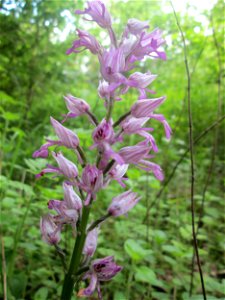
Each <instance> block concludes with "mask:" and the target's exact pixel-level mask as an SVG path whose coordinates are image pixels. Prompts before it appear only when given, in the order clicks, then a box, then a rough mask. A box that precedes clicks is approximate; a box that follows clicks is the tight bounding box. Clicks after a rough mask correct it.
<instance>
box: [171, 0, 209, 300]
mask: <svg viewBox="0 0 225 300" xmlns="http://www.w3.org/2000/svg"><path fill="white" fill-rule="evenodd" d="M171 5H172V8H173V12H174V16H175V19H176V22H177V27H178V29H179V31H180V34H181V39H182V43H183V48H184V62H185V68H186V73H187V100H188V123H189V147H190V162H191V217H192V235H193V244H194V245H193V246H194V249H195V253H196V258H197V264H198V269H199V275H200V278H201V285H202V293H203V298H204V300H206V299H207V297H206V291H205V284H204V278H203V273H202V268H201V262H200V257H199V252H198V242H197V238H196V232H195V206H194V204H195V203H194V192H195V191H194V189H195V170H194V143H193V122H192V109H191V78H190V71H189V65H188V59H187V47H186V40H185V37H184V34H183V31H182V29H181V26H180V23H179V20H178V17H177V15H176V12H175V9H174V7H173V3H172V2H171Z"/></svg>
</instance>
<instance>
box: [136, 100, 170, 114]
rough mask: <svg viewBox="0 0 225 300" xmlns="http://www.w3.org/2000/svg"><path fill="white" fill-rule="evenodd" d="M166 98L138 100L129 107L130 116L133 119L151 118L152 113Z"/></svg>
mask: <svg viewBox="0 0 225 300" xmlns="http://www.w3.org/2000/svg"><path fill="white" fill-rule="evenodd" d="M165 99H166V97H160V98H155V99H142V100H138V101H137V102H136V103H135V104H134V105H133V106H132V107H131V115H132V116H133V117H135V118H143V117H151V114H152V112H153V111H154V110H155V109H156V108H157V107H158V106H159V105H160V104H162V103H163V102H164V101H165Z"/></svg>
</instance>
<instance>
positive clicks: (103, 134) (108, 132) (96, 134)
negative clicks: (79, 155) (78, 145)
mask: <svg viewBox="0 0 225 300" xmlns="http://www.w3.org/2000/svg"><path fill="white" fill-rule="evenodd" d="M113 137H114V131H113V127H112V120H109V121H106V119H105V118H104V119H103V120H102V121H101V123H100V124H99V125H98V126H97V127H96V128H95V129H94V131H93V134H92V138H93V140H94V142H95V145H97V146H98V145H102V144H104V143H109V144H111V143H112V142H113Z"/></svg>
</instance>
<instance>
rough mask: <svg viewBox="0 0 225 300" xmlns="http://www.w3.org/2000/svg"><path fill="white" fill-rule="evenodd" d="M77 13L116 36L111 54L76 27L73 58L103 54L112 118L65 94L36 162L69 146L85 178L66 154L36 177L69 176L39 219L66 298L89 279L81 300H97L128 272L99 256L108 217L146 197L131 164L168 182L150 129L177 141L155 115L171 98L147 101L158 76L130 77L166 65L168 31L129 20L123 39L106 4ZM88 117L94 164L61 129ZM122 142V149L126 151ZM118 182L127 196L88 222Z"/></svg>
mask: <svg viewBox="0 0 225 300" xmlns="http://www.w3.org/2000/svg"><path fill="white" fill-rule="evenodd" d="M76 13H77V14H79V15H87V16H88V19H87V18H85V20H89V21H92V22H96V23H97V24H98V25H99V26H100V27H101V28H102V29H103V30H106V31H107V32H108V34H109V36H110V40H111V45H110V47H109V49H105V48H104V47H103V46H102V45H101V44H100V43H99V42H98V41H97V39H96V38H95V37H94V36H93V35H91V34H90V33H89V32H86V31H84V30H80V29H77V35H78V39H77V40H75V41H74V42H73V45H72V47H71V48H70V49H69V50H67V54H68V55H70V54H72V53H75V54H77V53H79V52H82V51H83V50H88V51H90V52H91V53H92V54H93V55H97V57H98V60H99V64H100V73H101V76H102V78H101V80H100V82H99V86H98V94H99V97H100V98H102V99H103V100H104V104H105V107H106V114H105V117H104V118H103V119H102V120H101V121H100V122H98V120H97V118H96V117H95V115H94V114H93V113H92V112H91V107H90V105H89V104H88V103H87V102H86V101H85V100H83V99H80V98H77V97H74V96H73V95H71V94H67V95H66V96H65V97H64V100H65V104H66V107H67V109H68V113H67V114H66V115H65V119H64V120H63V121H62V122H61V123H60V122H59V121H57V120H56V119H54V118H53V117H51V118H50V120H51V124H52V126H53V129H54V132H55V134H56V136H57V139H54V140H50V139H47V140H46V143H45V144H44V145H42V146H41V147H40V149H38V150H36V151H35V152H34V154H33V157H35V158H38V157H39V158H47V157H48V155H49V148H51V147H53V146H56V147H57V149H58V147H60V148H61V147H62V148H64V147H66V148H67V149H70V150H73V152H74V153H76V155H77V158H78V163H79V164H80V165H81V167H82V171H81V174H80V171H79V170H80V169H81V168H78V167H77V166H76V165H75V164H74V163H73V162H72V161H70V160H68V159H67V158H66V157H65V156H64V155H63V153H62V152H61V151H60V152H53V151H52V156H53V158H54V160H55V163H56V164H57V166H54V165H50V164H48V165H47V166H46V168H44V169H43V170H42V171H41V172H40V173H39V174H37V175H36V177H37V178H41V177H42V176H45V175H46V174H48V173H53V174H54V175H55V176H60V177H63V178H64V182H63V184H62V185H63V190H64V198H63V200H56V199H50V200H49V202H48V209H49V210H51V213H48V214H45V215H44V216H43V217H42V218H41V221H40V229H41V234H42V239H43V240H44V241H45V242H46V243H48V244H49V245H53V246H55V248H56V250H57V252H58V254H59V256H60V258H61V260H62V263H63V267H64V270H65V278H64V283H63V287H62V294H61V300H70V299H71V297H72V295H73V293H74V292H75V291H74V286H75V284H76V283H79V282H80V281H82V280H88V281H89V285H88V286H87V287H86V288H83V289H80V290H79V291H78V294H77V295H78V296H80V297H88V298H90V297H91V296H92V294H93V293H94V292H95V291H96V290H97V292H98V297H99V299H102V295H101V289H100V285H101V282H105V281H109V280H111V279H112V278H113V277H114V276H116V275H117V273H118V272H120V271H121V270H122V267H121V266H119V265H117V264H116V263H115V261H114V257H113V256H107V257H103V258H98V259H93V256H94V255H95V252H96V248H97V240H98V234H99V229H100V227H101V226H103V225H104V224H103V223H104V221H105V220H106V219H108V218H109V217H111V218H117V217H120V216H122V215H125V214H127V213H128V212H129V211H130V210H131V209H132V208H133V207H135V206H136V205H137V204H138V202H139V201H140V199H141V197H140V196H139V195H138V194H137V193H135V192H133V191H131V190H127V186H126V184H125V182H126V180H128V177H127V176H126V172H127V170H128V168H129V167H131V166H135V167H138V168H140V169H142V170H144V171H147V172H152V173H153V175H154V176H155V177H156V179H158V180H163V178H164V176H163V171H162V170H161V168H160V166H159V165H157V164H156V163H154V162H152V161H150V159H151V158H153V157H154V156H153V155H152V152H154V153H155V152H157V151H158V147H157V145H156V141H155V139H154V137H153V136H152V135H151V134H150V133H149V132H151V131H153V128H150V127H148V126H147V125H146V126H145V124H147V122H148V121H150V120H151V119H155V120H157V121H159V122H160V123H162V125H163V126H164V130H165V134H166V138H167V139H170V136H171V129H170V127H169V124H168V123H167V121H166V119H165V117H164V116H163V115H161V114H155V112H154V110H155V109H156V108H158V107H159V106H160V105H161V104H162V103H163V102H164V100H165V97H159V98H155V99H149V98H148V93H151V94H152V93H154V91H152V90H149V89H148V88H147V87H148V85H150V84H151V83H152V81H154V80H155V79H156V77H157V76H156V75H153V74H151V72H147V73H140V72H134V73H133V74H131V75H129V74H128V72H129V71H131V70H133V69H134V68H135V67H136V65H135V63H136V62H138V61H142V60H143V59H145V58H146V57H151V58H153V59H162V60H165V58H166V56H165V53H164V52H163V51H161V50H160V51H159V49H161V46H162V44H163V43H164V39H163V38H162V33H161V31H160V30H159V29H155V30H153V31H152V32H150V33H148V32H147V31H146V30H147V29H148V28H149V26H148V22H147V21H139V20H137V19H130V20H128V23H127V25H126V27H125V29H124V32H123V34H122V38H121V39H120V40H118V39H117V37H116V35H115V33H114V31H113V28H112V18H111V15H110V14H109V12H108V10H107V8H106V6H105V4H104V3H103V2H102V1H101V0H92V1H88V3H87V8H85V9H84V10H77V11H76ZM131 88H132V89H135V90H136V91H137V92H138V96H137V100H136V102H135V103H134V104H133V105H132V106H131V107H130V109H129V111H128V112H127V113H125V114H123V115H122V116H120V117H119V119H118V120H117V121H116V122H113V108H114V106H115V105H116V101H119V100H122V97H123V95H124V94H126V93H127V92H128V91H129V89H131ZM81 115H86V116H87V117H88V120H89V121H90V124H91V126H94V128H93V132H92V140H93V144H92V145H91V147H90V150H92V151H96V159H95V162H94V163H93V162H91V161H90V160H89V158H88V157H87V156H86V151H85V149H83V148H82V145H81V142H80V140H79V137H78V136H77V135H76V134H75V133H74V131H73V130H70V129H68V128H66V127H65V126H64V125H62V123H64V122H66V120H67V119H68V118H77V117H79V116H81ZM117 127H118V128H117ZM133 134H137V135H138V136H139V137H141V138H142V141H141V142H139V143H138V144H136V145H132V146H130V145H126V144H125V145H123V146H122V145H121V143H123V142H124V137H125V136H129V135H133ZM115 145H118V147H119V149H118V148H116V147H115ZM111 181H117V183H118V184H119V185H120V186H121V187H122V188H124V189H125V191H124V192H123V193H121V194H119V195H115V197H113V198H112V199H111V203H109V205H108V209H107V211H106V212H105V214H103V216H100V217H99V218H98V219H97V220H95V221H92V220H91V222H89V217H90V212H91V208H92V203H93V201H96V202H98V200H97V195H98V192H99V191H100V190H102V189H106V188H107V186H108V185H109V184H110V183H111ZM77 192H78V194H77ZM65 224H68V225H70V226H71V227H72V232H73V233H76V240H75V244H74V248H73V251H72V254H71V258H70V259H69V263H67V260H68V258H67V257H66V256H65V255H64V252H65V253H66V252H68V251H63V249H61V248H59V246H58V244H59V242H60V240H61V234H62V232H63V229H64V226H65ZM67 265H68V266H69V267H68V269H67ZM76 292H77V291H76Z"/></svg>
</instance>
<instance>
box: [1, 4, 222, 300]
mask: <svg viewBox="0 0 225 300" xmlns="http://www.w3.org/2000/svg"><path fill="white" fill-rule="evenodd" d="M200 2H201V3H203V4H202V5H200V6H199V3H196V5H197V6H196V7H195V6H194V4H191V3H192V1H191V2H190V3H189V4H188V5H186V4H185V3H186V2H183V1H180V2H178V1H175V3H174V6H175V9H176V8H177V15H178V18H179V21H180V24H181V26H182V30H183V32H184V35H185V38H186V41H187V45H188V61H189V65H190V70H191V101H192V111H193V113H192V115H193V116H192V117H193V125H194V127H193V131H194V132H193V133H194V139H197V141H196V143H195V147H194V148H195V149H194V155H195V180H196V190H195V213H196V227H198V243H199V251H200V257H201V263H202V269H203V274H204V279H205V283H206V291H207V295H208V300H213V299H224V298H223V296H224V294H225V293H224V284H225V279H224V278H225V265H224V259H223V254H224V227H225V225H224V202H223V191H222V189H223V158H224V152H223V146H224V131H223V129H224V127H223V122H219V123H218V126H214V127H213V128H211V129H210V130H207V129H208V128H210V126H211V125H213V124H214V125H215V124H216V122H217V121H218V120H219V119H221V116H222V115H223V105H222V100H223V89H224V86H223V84H222V83H223V78H224V69H223V67H224V48H223V46H224V23H223V22H224V20H223V18H224V6H223V1H221V0H219V1H218V2H217V3H216V2H214V3H211V2H210V1H209V0H208V1H200ZM107 4H108V6H109V8H110V11H111V13H112V15H113V17H114V25H113V26H114V28H115V31H116V33H117V34H119V33H120V32H121V31H122V28H123V26H125V24H126V21H127V19H129V18H133V17H134V18H138V19H141V20H149V21H150V26H151V29H153V28H155V27H160V28H161V29H162V30H163V32H164V37H165V38H166V41H167V45H166V47H165V48H166V53H167V57H168V59H167V61H165V62H164V61H152V60H146V61H145V64H144V65H141V66H138V68H137V70H138V71H140V72H146V71H148V70H150V71H151V72H152V73H153V74H158V75H159V76H158V78H157V80H156V81H155V82H154V83H153V84H152V88H153V89H154V90H156V91H157V94H156V97H157V96H161V95H167V101H166V103H165V104H163V106H161V107H160V110H159V111H160V113H163V114H164V115H165V116H166V118H167V120H168V121H169V123H170V125H171V127H172V129H173V137H172V140H171V142H170V143H168V142H167V141H166V140H165V138H164V132H163V128H162V127H161V126H160V125H159V124H158V123H157V122H154V124H153V126H154V128H155V135H154V136H155V138H156V140H157V143H158V146H159V149H160V151H159V153H158V154H157V156H156V159H155V161H156V162H157V163H159V164H160V165H161V166H162V168H163V169H164V171H165V181H164V182H162V183H160V182H158V181H157V180H156V179H155V178H154V177H153V176H152V174H150V175H147V174H146V173H145V172H142V171H140V170H137V169H135V168H130V170H129V172H128V177H129V181H128V187H129V188H132V189H133V190H135V191H137V192H138V193H139V194H141V195H142V200H141V202H140V203H139V204H138V205H137V206H136V207H135V208H134V209H133V210H132V211H131V212H130V213H129V216H128V217H119V218H117V219H116V220H115V219H113V220H109V221H108V222H107V223H105V224H104V226H102V228H101V233H100V236H99V244H98V250H97V253H96V254H95V257H102V256H106V255H115V257H116V261H117V262H118V263H119V264H121V265H123V266H124V269H123V271H122V273H121V274H119V275H118V276H117V277H116V278H115V279H114V280H112V281H111V282H110V283H107V284H104V285H103V286H102V290H103V295H105V296H104V299H113V300H125V299H126V300H129V299H130V300H141V299H143V300H144V299H145V300H147V299H154V300H155V299H156V300H158V299H159V300H161V299H162V300H167V299H173V300H175V299H178V300H179V299H182V300H187V299H192V300H197V299H202V296H201V285H200V279H199V274H198V269H197V265H196V261H195V259H194V260H193V246H192V231H191V209H190V161H189V152H188V147H189V142H188V130H189V129H188V116H187V89H186V88H187V76H186V71H185V64H184V57H183V46H182V41H181V37H180V33H179V31H178V28H177V25H176V20H175V18H174V14H173V11H172V9H171V5H170V3H169V2H168V1H165V2H163V1H142V0H139V1H122V0H121V1H107ZM83 5H84V2H83V1H56V0H51V1H50V0H47V1H43V0H30V1H29V0H28V1H25V0H20V1H17V0H1V1H0V33H1V42H0V49H1V50H0V62H1V65H0V99H1V125H0V126H1V132H2V136H1V146H2V147H1V148H2V150H1V161H2V163H1V229H0V234H1V267H2V274H1V286H0V299H3V297H4V296H3V295H4V290H3V286H4V284H3V283H5V286H6V284H7V293H8V299H32V300H33V299H34V300H39V299H40V300H45V299H52V300H54V299H55V300H57V299H59V294H60V290H61V285H62V280H63V273H62V268H61V265H60V261H59V259H58V257H57V256H56V252H55V250H54V248H51V247H50V246H48V245H46V244H44V242H42V241H41V238H40V232H39V219H40V216H41V215H42V214H44V213H46V212H47V206H46V203H47V201H48V200H49V199H61V198H62V189H61V186H60V184H59V183H60V179H57V178H55V179H52V178H50V177H48V176H46V177H45V178H42V179H40V180H38V181H37V180H35V177H34V175H35V174H36V173H38V172H39V171H40V169H41V168H42V167H43V166H45V164H46V162H47V161H46V160H41V159H38V160H34V159H32V153H33V152H34V151H35V150H36V149H37V148H39V146H40V145H41V144H42V143H43V142H44V139H45V137H50V136H51V135H53V130H52V128H51V126H50V124H49V116H50V115H51V116H53V117H54V118H57V119H59V120H60V119H62V114H64V113H66V108H65V104H64V101H63V95H65V94H66V93H71V94H73V95H74V96H76V97H80V98H83V99H85V100H86V101H88V102H89V103H90V105H91V107H92V110H93V112H94V113H95V114H96V116H97V117H98V118H99V120H100V119H101V118H102V117H103V116H104V113H105V108H104V105H103V102H102V100H100V99H99V98H98V95H97V90H96V89H97V86H98V80H99V72H98V62H97V59H96V57H94V56H91V54H89V53H88V52H82V53H81V54H79V55H71V56H67V55H65V52H66V50H67V49H68V48H69V47H70V46H71V43H72V41H73V40H74V38H75V28H77V27H78V28H82V29H86V30H89V29H90V30H91V32H92V34H95V35H96V36H97V37H98V39H100V40H102V41H104V43H105V44H107V39H106V38H105V37H106V33H105V32H104V30H102V29H99V28H98V27H97V26H95V25H94V24H93V23H88V24H87V22H84V21H83V20H82V18H81V17H77V16H75V15H74V13H73V12H74V9H76V8H82V7H83ZM204 5H205V7H204ZM204 8H205V9H204ZM136 97H137V94H135V92H132V91H130V93H129V95H128V96H126V97H125V99H123V101H122V102H118V103H117V104H116V107H115V110H114V115H113V118H114V120H116V119H117V118H118V117H119V115H121V113H125V112H126V111H127V110H128V108H129V107H130V105H131V103H133V102H134V101H135V99H136ZM66 126H68V127H70V128H73V129H74V130H75V132H76V133H77V134H78V135H79V137H80V140H81V144H82V145H83V147H84V148H85V149H87V152H88V155H89V157H91V158H93V159H94V157H95V151H89V150H88V147H89V146H90V145H91V144H92V141H91V137H90V134H91V130H92V128H91V126H89V124H88V123H87V122H86V119H85V117H80V118H77V119H75V120H74V119H72V120H70V121H68V123H67V125H66ZM202 133H203V136H201V134H202ZM199 136H200V139H198V137H199ZM126 142H127V143H129V144H130V145H131V144H134V143H135V142H136V138H135V137H129V138H127V140H126ZM69 155H70V154H69ZM70 158H71V159H75V158H74V157H72V156H70ZM121 192H122V188H121V187H120V186H119V185H118V184H117V183H113V184H111V186H110V187H109V188H108V189H107V190H104V191H103V192H101V194H100V195H99V197H98V199H97V201H96V202H95V204H94V209H93V215H92V219H96V218H99V217H100V216H101V215H103V214H104V213H105V210H106V208H107V206H108V204H109V202H110V201H111V198H112V197H113V196H115V195H117V194H118V193H121ZM71 237H72V235H71V231H70V228H67V229H66V230H65V232H64V236H63V240H62V242H61V247H62V248H63V249H64V250H65V251H66V253H67V255H69V253H70V249H71V247H72V246H73V243H74V241H73V238H71ZM192 260H193V261H194V264H192ZM192 265H193V268H192ZM6 273H7V277H6ZM192 273H193V286H192V284H191V281H192V280H191V274H192ZM190 289H191V290H192V293H191V294H192V296H189V294H190ZM96 297H97V296H95V297H93V298H92V299H96ZM5 299H6V298H5Z"/></svg>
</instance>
